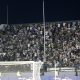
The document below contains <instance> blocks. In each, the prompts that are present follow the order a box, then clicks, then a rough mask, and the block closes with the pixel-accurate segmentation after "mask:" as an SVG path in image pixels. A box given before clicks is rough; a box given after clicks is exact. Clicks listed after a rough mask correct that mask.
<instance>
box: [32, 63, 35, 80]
mask: <svg viewBox="0 0 80 80" xmlns="http://www.w3.org/2000/svg"><path fill="white" fill-rule="evenodd" d="M32 64H33V75H32V76H33V80H35V69H34V67H35V63H34V62H33V63H32Z"/></svg>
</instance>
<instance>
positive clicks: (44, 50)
mask: <svg viewBox="0 0 80 80" xmlns="http://www.w3.org/2000/svg"><path fill="white" fill-rule="evenodd" d="M43 27H44V62H45V61H46V53H45V10H44V0H43Z"/></svg>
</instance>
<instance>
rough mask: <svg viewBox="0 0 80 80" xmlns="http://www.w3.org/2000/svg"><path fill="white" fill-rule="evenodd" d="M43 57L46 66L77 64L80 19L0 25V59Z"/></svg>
mask: <svg viewBox="0 0 80 80" xmlns="http://www.w3.org/2000/svg"><path fill="white" fill-rule="evenodd" d="M44 27H45V32H44ZM44 33H45V37H44ZM44 38H45V41H44ZM44 44H45V53H44ZM44 58H45V60H46V62H47V64H48V66H49V67H53V66H54V65H55V63H56V65H57V66H61V67H64V66H65V67H66V66H69V67H70V66H71V67H72V66H75V65H78V66H79V65H80V21H69V22H49V23H48V22H47V23H46V26H43V24H42V23H32V24H10V25H3V28H1V29H0V61H39V60H41V61H43V60H44Z"/></svg>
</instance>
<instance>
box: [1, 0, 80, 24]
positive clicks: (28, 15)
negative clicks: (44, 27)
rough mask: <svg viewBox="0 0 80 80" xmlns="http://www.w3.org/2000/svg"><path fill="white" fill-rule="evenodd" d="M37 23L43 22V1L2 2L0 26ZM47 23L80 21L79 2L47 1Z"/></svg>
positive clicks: (9, 0)
mask: <svg viewBox="0 0 80 80" xmlns="http://www.w3.org/2000/svg"><path fill="white" fill-rule="evenodd" d="M7 5H8V10H9V11H8V16H9V17H8V18H9V20H8V21H9V24H19V23H20V24H21V23H35V22H42V21H43V10H42V9H43V0H21V1H20V0H0V24H2V23H5V24H6V23H7ZM45 20H46V22H54V21H69V20H80V2H79V1H77V0H45Z"/></svg>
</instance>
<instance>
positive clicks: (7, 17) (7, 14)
mask: <svg viewBox="0 0 80 80" xmlns="http://www.w3.org/2000/svg"><path fill="white" fill-rule="evenodd" d="M7 25H8V5H7Z"/></svg>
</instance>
